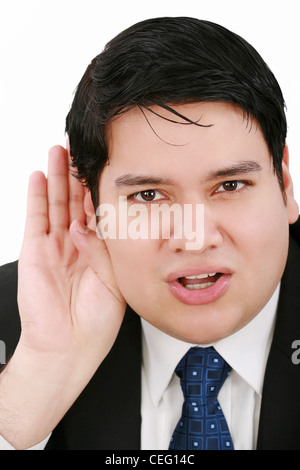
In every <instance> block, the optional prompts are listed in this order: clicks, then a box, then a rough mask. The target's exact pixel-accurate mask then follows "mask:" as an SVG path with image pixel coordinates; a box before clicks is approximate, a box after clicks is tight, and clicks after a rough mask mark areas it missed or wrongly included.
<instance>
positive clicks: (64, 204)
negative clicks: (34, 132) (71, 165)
mask: <svg viewBox="0 0 300 470" xmlns="http://www.w3.org/2000/svg"><path fill="white" fill-rule="evenodd" d="M47 186H48V206H49V208H48V211H49V231H57V230H62V229H68V227H69V169H68V152H67V151H66V149H64V148H63V147H61V146H60V145H56V146H54V147H52V148H51V149H50V150H49V157H48V185H47Z"/></svg>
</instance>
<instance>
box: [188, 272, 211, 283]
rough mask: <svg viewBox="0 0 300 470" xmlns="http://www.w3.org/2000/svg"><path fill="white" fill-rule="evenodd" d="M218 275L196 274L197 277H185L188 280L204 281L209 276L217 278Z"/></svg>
mask: <svg viewBox="0 0 300 470" xmlns="http://www.w3.org/2000/svg"><path fill="white" fill-rule="evenodd" d="M216 274H217V273H207V274H196V276H185V278H186V279H204V278H205V277H208V276H215V275H216ZM196 285H198V284H196Z"/></svg>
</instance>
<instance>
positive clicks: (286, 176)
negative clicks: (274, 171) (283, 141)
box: [282, 145, 299, 224]
mask: <svg viewBox="0 0 300 470" xmlns="http://www.w3.org/2000/svg"><path fill="white" fill-rule="evenodd" d="M282 180H283V186H284V191H285V200H286V207H287V212H288V219H289V223H290V224H293V223H295V222H296V221H297V219H298V217H299V206H298V204H297V201H296V200H295V197H294V187H293V181H292V177H291V174H290V170H289V149H288V146H287V145H286V146H285V147H284V150H283V160H282Z"/></svg>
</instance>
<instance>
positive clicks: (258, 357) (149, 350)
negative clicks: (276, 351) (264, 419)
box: [141, 285, 280, 450]
mask: <svg viewBox="0 0 300 470" xmlns="http://www.w3.org/2000/svg"><path fill="white" fill-rule="evenodd" d="M279 289H280V286H279V285H278V287H277V289H276V291H275V293H274V294H273V296H272V298H271V299H270V300H269V302H268V303H267V305H266V306H265V307H264V308H263V310H262V311H261V312H260V313H259V314H258V315H257V316H256V317H255V318H254V319H253V320H252V321H251V322H250V323H248V324H247V325H246V326H245V327H244V328H242V329H241V330H239V331H238V332H237V333H235V334H233V335H231V336H229V337H227V338H225V339H222V340H221V341H218V342H216V343H214V344H211V345H205V346H214V348H215V349H216V350H217V351H218V353H219V354H220V355H221V356H222V357H223V358H224V359H225V360H226V361H227V362H228V364H229V365H230V366H231V367H232V371H231V373H230V375H229V377H228V378H227V380H226V381H225V383H224V385H223V386H222V388H221V390H220V393H219V396H218V400H219V403H220V405H221V408H222V410H223V413H224V415H225V418H226V421H227V424H228V427H229V430H230V433H231V437H232V441H233V444H234V448H235V450H253V449H255V448H256V441H257V432H258V424H259V414H260V405H261V396H262V387H263V380H264V374H265V368H266V362H267V358H268V355H269V350H270V346H271V342H272V338H273V331H274V324H275V317H276V310H277V303H278V296H279ZM142 326H143V367H142V404H141V416H142V430H141V448H142V449H148V450H154V449H155V450H164V449H168V446H169V443H170V439H171V436H172V434H173V431H174V429H175V426H176V424H177V422H178V420H179V418H180V416H181V409H182V403H183V393H182V390H181V387H180V381H179V378H178V377H177V375H176V374H175V373H174V370H175V367H176V366H177V364H178V362H179V361H180V359H181V358H182V357H183V356H184V354H185V353H186V352H187V351H188V349H189V348H190V347H192V346H195V345H192V344H190V343H185V342H183V341H179V340H177V339H175V338H172V337H170V336H168V335H166V334H165V333H163V332H162V331H160V330H158V329H156V328H155V327H153V326H152V325H150V324H149V323H147V322H146V321H145V320H142ZM200 346H201V345H200Z"/></svg>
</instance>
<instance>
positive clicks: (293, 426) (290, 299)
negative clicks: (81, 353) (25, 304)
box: [0, 221, 300, 450]
mask: <svg viewBox="0 0 300 470" xmlns="http://www.w3.org/2000/svg"><path fill="white" fill-rule="evenodd" d="M290 231H291V237H290V248H289V256H288V261H287V265H286V269H285V272H284V275H283V278H282V283H281V290H280V297H279V306H278V314H277V321H276V327H275V332H274V338H273V342H272V346H271V350H270V354H269V359H268V363H267V368H266V374H265V380H264V387H263V399H262V406H261V415H260V423H259V433H258V444H257V449H260V450H262V449H265V450H300V364H299V365H297V364H294V363H293V362H292V354H293V352H294V350H293V349H292V343H293V342H294V341H295V340H299V339H300V278H299V277H300V222H299V221H298V222H297V223H296V224H294V225H293V226H291V229H290ZM274 243H276V236H274ZM16 299H17V263H11V264H8V265H5V266H3V267H2V268H0V340H3V341H5V343H6V347H7V356H9V355H11V354H13V351H14V349H15V347H16V345H17V342H18V339H19V336H20V321H19V313H18V306H17V300H16ZM253 347H255V344H254V345H253ZM141 354H142V350H141V325H140V319H139V317H138V315H136V314H135V313H134V312H133V311H132V310H131V309H130V307H127V310H126V314H125V318H124V321H123V324H122V326H121V329H120V333H119V335H118V338H117V340H116V342H115V344H114V346H113V347H112V349H111V351H110V353H109V354H108V356H107V357H106V359H105V360H104V362H103V363H102V364H101V366H100V367H99V369H98V370H97V372H96V373H95V375H94V376H93V378H92V379H91V381H90V382H89V384H88V385H87V387H86V388H85V390H84V391H83V392H82V394H81V395H80V396H79V398H78V399H77V400H76V402H75V403H74V404H73V406H72V407H71V408H70V410H69V411H68V412H67V413H66V415H65V416H64V418H63V419H62V421H61V422H60V423H59V424H58V426H57V427H56V429H55V430H54V431H53V433H52V436H51V438H50V440H49V442H48V444H47V447H46V449H47V450H77V449H81V450H89V449H91V450H98V449H105V450H124V449H129V450H133V449H139V448H140V427H141V416H140V402H141Z"/></svg>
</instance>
